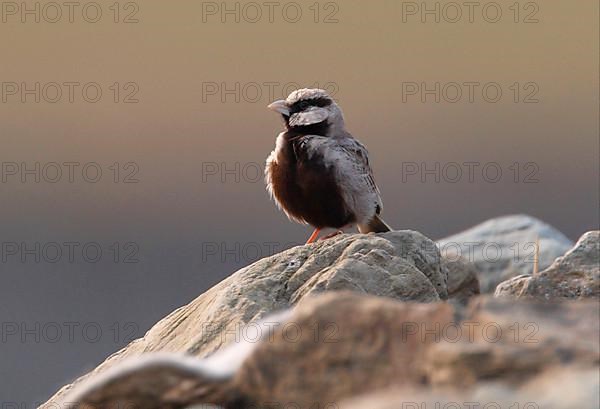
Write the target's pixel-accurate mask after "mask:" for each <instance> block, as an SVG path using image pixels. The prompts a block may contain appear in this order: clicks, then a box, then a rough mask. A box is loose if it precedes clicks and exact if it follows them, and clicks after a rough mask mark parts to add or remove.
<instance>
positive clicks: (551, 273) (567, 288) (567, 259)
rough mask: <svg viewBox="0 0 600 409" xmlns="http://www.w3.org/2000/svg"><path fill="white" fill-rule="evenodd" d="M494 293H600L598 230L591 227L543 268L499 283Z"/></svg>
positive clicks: (562, 295)
mask: <svg viewBox="0 0 600 409" xmlns="http://www.w3.org/2000/svg"><path fill="white" fill-rule="evenodd" d="M495 295H496V296H497V297H509V298H536V299H538V300H545V301H548V300H557V299H583V298H595V299H598V298H599V297H600V231H598V230H596V231H591V232H588V233H586V234H584V235H583V236H581V238H580V239H579V240H578V241H577V243H576V244H575V246H574V247H573V248H572V249H571V250H569V251H568V252H567V253H566V254H565V255H564V256H563V257H559V258H557V259H556V260H555V261H554V263H552V265H551V266H550V267H548V268H547V269H546V270H544V271H542V272H539V273H537V274H533V275H521V276H517V277H514V278H512V279H510V280H507V281H505V282H503V283H501V284H499V285H498V288H496V293H495Z"/></svg>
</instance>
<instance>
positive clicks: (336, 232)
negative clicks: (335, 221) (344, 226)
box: [320, 230, 344, 240]
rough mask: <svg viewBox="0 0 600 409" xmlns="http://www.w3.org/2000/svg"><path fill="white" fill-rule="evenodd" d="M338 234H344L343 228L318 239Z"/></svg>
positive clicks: (325, 238)
mask: <svg viewBox="0 0 600 409" xmlns="http://www.w3.org/2000/svg"><path fill="white" fill-rule="evenodd" d="M340 234H344V231H343V230H338V231H334V232H333V233H331V234H328V235H327V236H325V237H321V239H320V240H327V239H330V238H332V237H335V236H338V235H340Z"/></svg>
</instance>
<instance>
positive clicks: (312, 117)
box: [289, 107, 329, 126]
mask: <svg viewBox="0 0 600 409" xmlns="http://www.w3.org/2000/svg"><path fill="white" fill-rule="evenodd" d="M328 116H329V112H328V111H327V110H326V109H325V108H318V107H313V108H309V109H307V110H306V111H303V112H298V113H296V114H293V115H292V116H291V117H290V121H289V124H290V126H306V125H312V124H318V123H319V122H323V121H324V120H326V119H327V117H328Z"/></svg>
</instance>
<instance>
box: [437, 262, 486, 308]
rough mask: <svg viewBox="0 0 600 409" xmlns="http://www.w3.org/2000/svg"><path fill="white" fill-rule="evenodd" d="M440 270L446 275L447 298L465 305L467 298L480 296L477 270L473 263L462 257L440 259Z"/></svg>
mask: <svg viewBox="0 0 600 409" xmlns="http://www.w3.org/2000/svg"><path fill="white" fill-rule="evenodd" d="M442 268H445V269H446V271H447V274H448V298H449V299H450V300H456V301H458V302H460V303H462V304H466V303H467V301H468V300H469V298H471V297H473V296H475V295H478V294H480V290H479V279H478V277H477V270H476V269H475V266H474V265H473V263H469V262H468V261H467V260H465V259H463V258H462V257H458V258H455V259H448V258H445V257H442Z"/></svg>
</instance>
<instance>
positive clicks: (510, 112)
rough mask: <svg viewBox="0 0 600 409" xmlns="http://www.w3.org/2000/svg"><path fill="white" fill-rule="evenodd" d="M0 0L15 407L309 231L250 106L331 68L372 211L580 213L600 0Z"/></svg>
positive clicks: (440, 225)
mask: <svg viewBox="0 0 600 409" xmlns="http://www.w3.org/2000/svg"><path fill="white" fill-rule="evenodd" d="M461 4H462V3H460V2H459V3H456V2H444V1H442V2H435V1H427V2H402V1H392V0H389V1H372V2H368V3H365V2H359V1H347V0H344V2H341V1H338V2H327V1H321V2H287V1H284V2H272V3H269V4H266V5H265V3H263V2H257V3H248V2H232V1H228V2H220V1H219V2H198V1H187V0H186V1H178V2H164V1H163V2H161V1H156V0H145V1H144V2H143V3H142V2H116V3H115V2H105V1H99V2H73V5H72V6H65V5H62V4H61V3H53V2H45V1H42V2H34V1H27V2H24V3H21V2H2V3H0V6H1V7H2V15H1V20H0V47H1V48H0V49H1V51H2V56H1V57H0V58H1V60H2V62H1V63H0V82H1V92H2V95H1V97H2V100H1V102H0V161H1V164H0V165H1V172H2V173H1V175H0V176H1V181H0V203H1V205H0V206H1V209H2V212H1V214H0V226H1V228H0V241H1V244H2V247H1V254H0V257H1V258H0V323H1V325H2V327H1V328H0V379H2V382H1V383H0V397H1V399H2V405H3V406H4V407H9V406H8V405H9V404H14V403H18V404H21V405H24V406H22V407H27V408H29V407H34V405H35V402H39V401H43V400H45V399H46V398H48V397H49V396H50V395H51V394H53V393H54V392H55V390H56V389H57V388H59V387H60V386H62V385H64V384H65V383H68V382H69V381H71V380H72V379H73V378H74V377H77V376H78V375H81V374H83V373H85V372H86V371H87V370H90V369H92V368H93V367H95V366H96V365H97V364H98V363H100V362H101V361H102V360H104V358H105V357H107V356H108V355H109V354H110V353H112V352H114V351H116V350H118V349H119V348H121V347H122V346H124V345H126V344H127V343H128V342H129V341H131V340H132V339H135V338H138V337H141V336H143V334H144V332H145V331H146V330H147V329H148V328H149V327H150V326H151V325H152V324H154V323H155V322H156V321H158V320H159V319H160V318H162V317H163V316H165V315H167V314H168V313H169V312H171V311H172V310H173V309H175V308H177V307H179V306H181V305H183V304H185V303H187V302H189V301H190V300H192V299H193V298H195V297H196V296H198V295H199V294H201V293H202V292H203V291H205V290H206V289H207V288H209V287H210V286H212V285H214V284H215V283H217V282H218V281H220V280H222V279H223V278H225V277H227V276H228V275H230V274H231V273H232V272H234V271H235V270H236V269H238V268H240V267H242V266H244V265H247V264H248V263H250V262H252V261H254V260H256V259H258V258H261V257H264V256H268V255H270V254H272V253H274V252H277V251H281V250H282V249H284V248H287V247H290V246H292V245H294V244H297V243H303V242H304V241H305V240H306V238H307V236H308V235H309V234H310V229H309V228H307V227H305V226H298V225H295V224H293V223H291V222H289V221H287V219H286V218H285V216H284V215H283V214H282V213H281V212H279V211H278V210H277V209H276V208H275V206H274V204H273V203H272V202H270V200H269V198H268V196H267V193H266V191H265V189H264V183H263V180H262V175H261V173H262V168H263V164H264V159H265V158H266V156H267V155H268V154H269V152H270V151H271V150H272V149H273V145H274V140H275V137H276V135H277V133H278V132H279V131H280V129H281V127H282V123H281V120H280V119H279V118H278V117H277V115H275V114H273V113H272V112H270V111H268V110H267V109H266V108H265V106H266V105H267V104H268V103H269V102H271V101H272V100H273V99H279V98H282V97H285V96H286V95H287V93H288V92H290V91H291V90H293V89H294V88H297V87H321V88H326V89H328V90H329V91H330V92H331V93H332V95H333V96H334V97H335V98H336V99H337V100H338V102H339V103H340V105H341V107H342V109H343V110H344V113H345V116H346V122H347V126H348V129H349V130H350V131H351V132H352V133H353V134H354V135H355V136H356V137H358V138H359V139H360V140H361V141H362V142H363V143H365V144H366V145H367V147H368V149H369V151H370V154H371V160H372V164H373V167H374V171H375V175H376V179H377V181H378V184H379V186H380V189H381V191H382V194H383V199H384V204H385V206H384V207H385V208H384V216H385V219H386V221H388V222H389V223H390V224H391V225H393V226H394V227H396V228H403V229H414V230H418V231H421V232H422V233H424V234H425V235H427V236H429V237H431V238H432V239H439V238H442V237H445V236H447V235H450V234H453V233H456V232H458V231H461V230H464V229H466V228H468V227H471V226H472V225H474V224H477V223H479V222H481V221H484V220H486V219H488V218H491V217H496V216H500V215H504V214H511V213H527V214H530V215H533V216H535V217H538V218H540V219H542V220H544V221H546V222H548V223H550V224H552V225H553V226H555V227H556V228H558V229H559V230H561V231H562V232H564V233H565V234H566V235H567V236H569V237H570V238H571V239H573V240H575V239H577V238H578V237H579V236H580V235H581V234H582V233H583V232H585V231H587V230H591V229H594V228H598V223H599V219H598V205H599V167H598V166H599V164H598V160H599V149H600V148H599V128H598V115H599V105H598V100H599V87H598V79H599V71H598V64H599V55H598V49H599V46H598V38H599V35H598V21H599V19H598V17H599V16H598V3H597V2H592V1H589V2H577V4H574V3H572V2H564V1H559V0H545V1H544V2H541V1H537V2H535V1H534V2H525V1H523V2H504V1H502V2H487V1H484V2H474V5H473V6H472V7H467V6H464V5H461Z"/></svg>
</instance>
